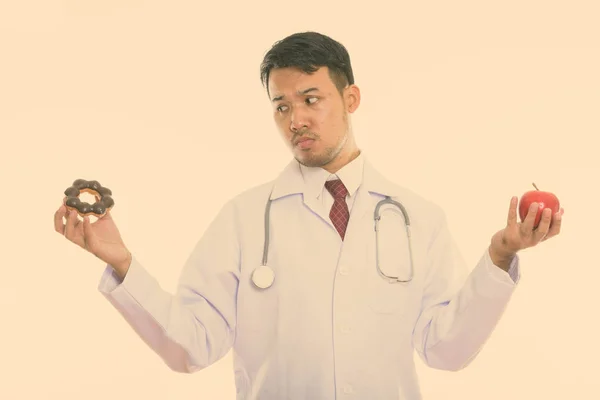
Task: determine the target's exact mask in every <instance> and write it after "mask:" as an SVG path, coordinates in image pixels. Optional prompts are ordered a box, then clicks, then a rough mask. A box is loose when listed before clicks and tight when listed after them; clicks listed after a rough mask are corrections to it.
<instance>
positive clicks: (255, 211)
mask: <svg viewBox="0 0 600 400" xmlns="http://www.w3.org/2000/svg"><path fill="white" fill-rule="evenodd" d="M261 79H262V81H263V83H264V85H265V87H266V91H267V94H268V96H269V101H270V102H271V103H272V106H273V117H274V119H275V122H276V125H277V127H278V128H279V131H280V132H281V134H282V136H283V139H284V141H285V142H286V143H288V144H289V146H290V149H291V151H292V153H293V155H294V160H292V162H291V163H290V164H289V165H288V166H287V167H286V168H285V169H284V170H283V171H282V172H281V174H280V175H279V176H278V177H277V178H276V179H275V180H274V181H272V182H268V183H265V184H264V185H261V186H259V187H255V188H252V189H250V190H248V191H246V192H244V193H242V194H240V195H238V196H237V197H235V198H234V199H232V200H230V201H228V202H227V203H226V204H225V205H224V207H223V209H222V210H221V212H220V213H219V215H218V216H217V217H216V218H215V220H214V221H213V222H212V223H211V224H210V226H209V227H208V229H207V231H206V232H205V234H204V235H203V237H202V238H201V239H200V240H199V242H198V244H197V246H196V247H195V249H194V250H193V252H192V254H191V256H190V258H189V260H188V262H187V263H186V265H185V266H184V269H183V272H182V276H181V280H180V284H179V287H178V290H177V293H176V295H172V294H170V293H167V292H166V291H164V290H163V289H161V287H160V286H159V284H158V283H157V282H156V281H155V280H154V278H153V277H151V276H150V275H149V273H148V272H147V271H146V270H145V269H144V267H143V266H142V265H141V264H140V263H139V262H138V261H137V260H136V258H135V256H133V255H132V254H131V253H130V251H129V250H128V249H127V247H126V245H125V243H123V240H122V239H121V237H120V235H119V231H118V229H117V226H116V224H115V221H114V220H113V219H112V218H111V216H110V214H107V215H106V217H104V218H102V219H100V220H99V221H97V222H95V223H94V224H91V223H90V221H89V220H88V219H87V218H84V220H83V222H80V221H79V219H78V218H77V215H76V214H75V213H73V212H71V213H70V214H68V215H67V213H66V210H65V208H64V207H60V208H59V210H58V211H57V212H56V215H55V226H56V230H57V231H58V232H59V233H61V234H64V236H65V237H66V238H67V239H68V240H70V241H72V242H74V243H76V244H78V245H79V246H81V247H83V248H84V249H86V250H88V251H89V252H91V253H92V254H94V255H96V256H97V257H98V258H100V259H101V260H102V261H103V262H105V263H106V264H107V266H106V270H105V273H104V275H103V276H102V279H101V282H100V286H99V289H100V291H101V292H102V293H103V294H104V295H105V296H106V298H107V299H108V300H109V301H110V302H111V303H112V304H113V305H114V307H115V308H116V309H117V310H119V312H121V313H122V315H123V317H124V318H125V319H126V320H127V321H128V322H129V323H130V324H131V326H132V327H133V329H135V331H136V332H137V333H138V334H139V335H140V336H141V338H142V339H143V340H144V341H145V342H146V343H147V344H148V345H149V346H150V347H151V348H152V349H153V350H154V351H155V352H156V353H157V354H158V355H159V356H160V357H162V359H163V360H164V361H165V363H166V364H167V365H168V366H169V367H170V368H172V369H173V370H175V371H179V372H194V371H199V370H201V369H203V368H206V367H208V366H210V365H211V364H213V363H215V362H216V361H217V360H219V359H221V358H222V357H223V356H225V355H226V354H227V352H228V351H229V350H230V349H233V352H234V360H235V381H236V386H237V391H238V399H263V400H264V399H310V400H318V399H343V398H356V399H386V400H387V399H420V398H421V394H420V390H419V383H418V379H417V376H416V372H415V366H414V363H413V352H414V351H416V352H417V353H418V354H419V356H420V357H421V358H422V359H423V361H424V362H425V363H426V364H427V365H429V366H431V367H432V368H438V369H445V370H459V369H461V368H464V367H465V366H467V365H468V364H469V362H470V361H471V360H472V359H473V358H474V357H475V356H476V355H477V354H478V352H479V351H480V349H481V348H482V346H483V345H484V343H485V341H486V340H487V338H488V337H489V336H490V334H491V333H492V331H493V329H494V327H495V325H496V323H497V321H498V320H499V318H500V317H501V315H502V313H503V311H504V309H505V307H506V305H507V303H508V301H509V299H510V298H511V295H512V293H513V291H514V289H515V286H516V284H517V282H518V279H519V276H520V275H519V259H518V256H517V252H519V251H520V250H523V249H526V248H528V247H532V246H535V245H537V244H538V243H540V242H541V241H543V240H547V239H548V238H551V237H554V236H556V235H557V234H558V233H559V231H560V225H561V216H562V210H561V211H560V212H559V213H557V214H556V215H554V216H553V215H551V214H550V210H544V211H543V218H542V221H541V223H540V224H539V226H538V227H537V228H536V229H534V228H533V223H534V217H535V215H536V213H537V211H538V205H537V204H534V205H532V208H531V210H530V211H529V214H528V216H527V218H526V220H525V221H524V222H522V223H518V222H517V214H516V207H517V199H516V198H515V197H513V198H512V199H511V202H510V206H509V211H508V219H507V221H508V222H507V225H506V227H504V228H503V229H501V230H500V231H498V232H497V233H495V234H494V235H493V236H492V238H491V241H490V245H489V247H488V248H487V249H485V251H484V252H483V255H482V257H481V260H480V261H479V263H478V264H477V265H476V266H475V267H474V269H473V270H472V271H471V272H470V273H467V272H468V270H467V269H466V268H465V266H464V264H462V262H461V260H460V257H459V256H458V252H457V251H456V247H455V245H454V243H453V241H452V238H451V235H450V233H449V231H448V228H447V225H446V221H445V217H444V213H443V212H442V211H441V210H440V208H439V207H438V206H436V205H434V204H432V203H430V202H428V201H426V200H424V199H422V198H421V197H419V196H417V195H416V194H414V193H412V192H410V191H409V190H407V189H404V188H402V187H400V186H398V185H395V184H393V183H391V182H390V181H388V180H387V179H385V178H384V177H383V176H381V175H380V174H379V173H377V171H376V170H375V169H374V168H373V167H372V166H371V164H370V163H369V162H368V160H366V159H365V156H364V155H363V154H361V151H360V150H359V148H358V146H357V144H356V141H355V138H354V134H353V132H352V129H351V124H350V121H349V115H350V114H351V113H353V112H355V111H356V110H357V109H358V107H359V104H360V99H361V98H360V91H359V89H358V87H357V86H356V85H355V83H354V77H353V73H352V68H351V64H350V58H349V56H348V53H347V51H346V49H345V48H344V47H343V46H342V45H341V44H340V43H338V42H336V41H334V40H333V39H331V38H329V37H327V36H325V35H321V34H318V33H314V32H305V33H299V34H294V35H291V36H289V37H287V38H285V39H284V40H282V41H280V42H278V43H276V44H275V45H274V46H273V48H272V49H271V50H270V51H269V52H268V53H267V54H266V55H265V58H264V62H263V63H262V66H261ZM386 196H389V197H390V198H391V199H393V200H396V201H398V202H399V203H400V204H401V205H402V206H403V207H404V208H405V210H406V212H407V215H408V218H409V219H410V221H409V222H410V227H411V242H410V245H411V247H410V249H411V251H412V252H409V247H408V245H409V242H408V241H407V240H406V236H402V235H400V233H402V232H404V226H405V225H404V221H405V220H404V218H403V217H402V214H401V213H399V212H396V213H394V212H393V210H394V208H393V207H391V206H390V205H385V206H383V207H382V208H381V209H380V211H381V212H382V213H384V216H383V217H382V220H381V221H380V223H381V225H380V227H379V228H378V231H377V232H376V231H375V230H374V220H373V213H374V211H375V209H376V204H377V203H378V202H379V201H380V200H382V199H385V198H386ZM267 203H268V204H269V205H270V207H268V208H266V206H267ZM265 209H267V215H268V216H269V217H270V218H269V224H268V227H269V231H268V232H269V235H268V240H267V243H268V247H266V249H265V246H264V242H265V240H266V239H267V234H266V231H264V227H265V221H264V218H265ZM390 210H391V211H392V212H390ZM396 210H397V209H396ZM63 217H66V218H65V219H66V224H64V225H63ZM376 234H377V235H378V236H376ZM263 250H266V254H265V255H266V265H268V266H269V269H265V268H263V269H262V270H261V271H263V272H264V271H267V272H269V273H270V272H273V273H274V275H269V273H267V274H266V275H265V274H263V275H260V274H256V273H255V270H256V268H257V267H259V266H260V265H261V261H262V260H264V259H263ZM411 259H412V262H411ZM383 274H384V275H383ZM258 275H260V276H258ZM257 276H258V278H260V279H258V282H257V281H253V278H257ZM385 276H391V277H396V278H398V280H401V281H407V282H397V281H393V279H392V280H388V279H384V278H385Z"/></svg>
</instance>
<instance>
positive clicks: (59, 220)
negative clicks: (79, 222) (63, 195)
mask: <svg viewBox="0 0 600 400" xmlns="http://www.w3.org/2000/svg"><path fill="white" fill-rule="evenodd" d="M66 214H67V207H65V205H64V204H63V205H61V206H60V207H59V209H58V210H56V212H55V213H54V230H55V231H56V232H58V233H60V234H61V235H64V234H65V223H64V222H63V218H64V217H65V215H66Z"/></svg>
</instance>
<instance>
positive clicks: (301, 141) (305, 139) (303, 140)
mask: <svg viewBox="0 0 600 400" xmlns="http://www.w3.org/2000/svg"><path fill="white" fill-rule="evenodd" d="M314 141H315V139H312V138H309V137H307V136H304V137H301V138H299V139H297V140H296V141H294V145H295V146H298V145H302V144H308V143H312V142H314Z"/></svg>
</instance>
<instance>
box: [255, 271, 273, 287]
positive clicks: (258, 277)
mask: <svg viewBox="0 0 600 400" xmlns="http://www.w3.org/2000/svg"><path fill="white" fill-rule="evenodd" d="M274 280H275V271H273V269H272V268H271V267H269V266H267V265H261V266H260V267H258V268H256V269H255V270H254V272H252V282H253V283H254V285H255V286H256V287H257V288H259V289H266V288H268V287H270V286H271V285H272V284H273V281H274Z"/></svg>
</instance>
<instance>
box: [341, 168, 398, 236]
mask: <svg viewBox="0 0 600 400" xmlns="http://www.w3.org/2000/svg"><path fill="white" fill-rule="evenodd" d="M372 194H377V195H380V196H382V197H381V198H383V196H390V197H393V196H396V195H398V192H397V187H396V186H395V185H394V184H393V183H391V182H390V181H388V180H387V179H386V178H385V177H383V175H381V174H380V173H379V172H378V171H377V170H376V169H375V168H373V166H372V165H371V163H370V162H368V161H367V160H365V162H364V168H363V180H362V183H361V185H360V187H359V188H358V190H357V192H356V200H355V202H354V205H353V207H352V211H351V212H350V221H349V222H348V231H347V236H346V238H347V239H349V236H351V235H353V233H354V232H357V231H362V230H361V229H360V227H361V226H365V225H364V224H367V223H370V222H369V221H371V220H372V217H373V212H374V211H375V208H374V207H375V203H376V202H377V201H379V200H380V199H378V198H376V197H373V196H372Z"/></svg>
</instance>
